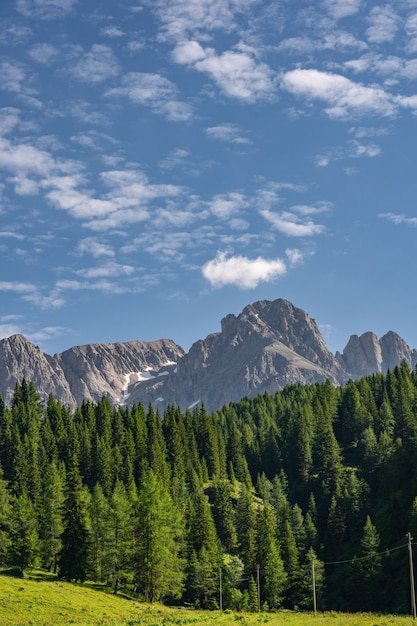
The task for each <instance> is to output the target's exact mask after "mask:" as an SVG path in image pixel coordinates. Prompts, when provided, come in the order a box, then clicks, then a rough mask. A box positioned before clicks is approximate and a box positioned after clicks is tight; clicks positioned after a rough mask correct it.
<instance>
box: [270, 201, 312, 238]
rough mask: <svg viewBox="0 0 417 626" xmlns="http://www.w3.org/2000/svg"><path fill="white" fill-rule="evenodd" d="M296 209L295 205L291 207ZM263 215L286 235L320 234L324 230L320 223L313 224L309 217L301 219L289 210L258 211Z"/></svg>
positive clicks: (310, 235)
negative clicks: (275, 211)
mask: <svg viewBox="0 0 417 626" xmlns="http://www.w3.org/2000/svg"><path fill="white" fill-rule="evenodd" d="M293 209H296V207H293ZM260 214H261V215H262V217H264V218H265V219H266V220H267V221H268V222H269V223H270V224H271V225H272V226H273V227H274V228H276V229H277V230H279V232H281V233H283V234H284V235H287V236H288V237H312V236H314V235H320V234H321V233H322V232H323V231H324V226H323V225H322V224H315V223H314V222H313V221H312V220H311V219H304V220H303V219H301V218H300V217H299V216H298V215H296V214H295V213H290V212H289V211H281V212H280V213H274V212H273V211H270V210H269V209H264V210H261V211H260Z"/></svg>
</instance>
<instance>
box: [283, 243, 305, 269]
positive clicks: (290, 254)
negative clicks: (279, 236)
mask: <svg viewBox="0 0 417 626" xmlns="http://www.w3.org/2000/svg"><path fill="white" fill-rule="evenodd" d="M285 254H286V256H287V258H288V261H289V263H290V266H291V267H294V266H295V265H300V264H302V263H304V259H305V258H306V253H305V252H303V251H302V250H298V249H297V248H287V249H286V250H285Z"/></svg>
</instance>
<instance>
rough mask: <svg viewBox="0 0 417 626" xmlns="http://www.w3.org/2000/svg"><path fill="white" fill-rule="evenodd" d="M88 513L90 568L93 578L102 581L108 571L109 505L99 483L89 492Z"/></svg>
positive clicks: (105, 579)
mask: <svg viewBox="0 0 417 626" xmlns="http://www.w3.org/2000/svg"><path fill="white" fill-rule="evenodd" d="M88 513H89V519H90V525H91V538H90V548H91V549H90V555H91V556H90V569H91V573H92V577H93V580H97V581H99V582H104V581H107V578H108V576H109V573H110V563H109V561H110V558H109V549H110V540H111V531H110V524H109V519H110V505H109V502H108V500H107V498H106V496H105V495H104V492H103V489H102V487H101V485H100V484H99V483H97V484H96V486H95V487H94V489H93V493H92V494H91V498H90V500H89V503H88Z"/></svg>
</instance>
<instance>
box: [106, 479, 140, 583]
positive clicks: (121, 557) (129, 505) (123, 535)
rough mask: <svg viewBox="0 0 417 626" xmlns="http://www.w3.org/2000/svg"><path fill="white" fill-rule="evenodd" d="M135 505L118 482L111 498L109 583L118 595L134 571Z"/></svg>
mask: <svg viewBox="0 0 417 626" xmlns="http://www.w3.org/2000/svg"><path fill="white" fill-rule="evenodd" d="M132 500H133V501H132ZM133 504H134V499H132V498H129V496H128V494H127V493H126V489H125V487H124V485H123V483H122V482H121V481H117V482H116V485H115V487H114V490H113V493H112V495H111V498H110V511H109V531H110V536H109V546H108V548H109V557H110V558H109V568H110V575H109V582H112V584H113V588H114V593H115V594H116V593H117V592H118V589H119V584H120V583H121V582H126V581H127V580H128V579H129V578H130V576H131V570H132V566H133V563H132V554H131V553H132V536H133Z"/></svg>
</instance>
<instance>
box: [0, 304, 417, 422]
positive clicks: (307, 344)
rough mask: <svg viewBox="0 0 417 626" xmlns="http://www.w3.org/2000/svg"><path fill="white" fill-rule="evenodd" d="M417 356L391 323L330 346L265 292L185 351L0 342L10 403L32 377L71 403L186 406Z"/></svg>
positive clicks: (345, 375) (155, 344)
mask: <svg viewBox="0 0 417 626" xmlns="http://www.w3.org/2000/svg"><path fill="white" fill-rule="evenodd" d="M403 360H405V361H407V363H409V365H410V366H411V367H413V368H414V367H415V365H416V363H417V350H412V349H410V348H409V346H408V345H407V344H406V343H405V341H404V340H403V339H401V337H400V336H399V335H397V334H396V333H394V332H392V331H390V332H388V333H387V334H386V335H384V336H383V337H382V338H381V339H378V338H377V337H376V335H375V334H374V333H372V332H367V333H364V334H363V335H361V336H360V337H358V336H357V335H352V336H351V337H350V339H349V341H348V343H347V345H346V347H345V349H344V350H343V352H342V353H340V352H337V353H336V355H333V354H332V353H331V352H330V351H329V350H328V348H327V346H326V343H325V341H324V339H323V337H322V335H321V333H320V330H319V327H318V325H317V322H316V321H315V320H314V319H312V318H310V317H309V316H308V314H307V313H305V312H304V311H303V310H302V309H299V308H297V307H295V306H294V305H293V304H291V303H290V302H288V301H287V300H282V299H278V300H274V301H269V300H262V301H259V302H255V303H253V304H251V305H248V306H247V307H245V308H244V309H243V311H242V312H241V313H240V315H238V316H235V315H232V314H229V315H227V316H226V317H225V318H223V319H222V321H221V330H220V332H218V333H213V334H211V335H208V337H206V339H201V340H199V341H196V342H195V343H194V344H193V345H192V346H191V348H190V350H189V352H188V353H186V352H185V351H184V350H183V349H182V348H181V347H180V346H178V345H177V344H175V343H174V342H173V341H171V340H169V339H161V340H158V341H150V342H143V341H129V342H125V343H111V344H87V345H85V346H76V347H73V348H70V349H69V350H66V351H65V352H63V353H61V354H56V355H54V356H53V357H52V356H49V355H47V354H44V353H43V352H42V351H41V350H40V348H39V347H37V346H35V345H33V344H32V343H31V342H29V341H28V340H27V339H26V338H25V337H23V335H13V336H12V337H9V338H7V339H3V340H1V341H0V393H1V394H2V396H3V398H4V400H5V401H6V402H7V403H8V402H10V400H11V397H12V395H13V390H14V386H15V384H16V381H18V382H20V381H21V380H22V378H23V377H25V378H26V379H27V380H33V381H34V383H35V385H36V388H37V390H38V392H39V393H40V395H41V396H42V397H44V398H46V397H47V396H48V395H49V394H50V393H51V394H52V395H53V396H54V397H55V398H56V399H58V400H60V401H61V402H63V403H64V404H68V405H69V406H71V407H75V406H77V405H80V404H81V402H82V401H83V400H84V399H86V400H93V401H97V400H99V399H100V398H101V397H102V396H103V395H105V396H107V397H108V398H109V400H110V401H111V402H112V403H113V404H129V405H131V404H133V403H139V402H142V403H143V404H145V406H146V405H147V404H148V403H149V402H152V404H153V405H154V406H155V407H156V408H159V409H160V410H161V411H163V410H164V409H165V408H166V407H167V406H168V405H172V404H173V405H175V406H180V407H181V408H182V409H183V410H184V409H186V408H190V407H193V406H195V405H197V404H200V403H202V402H204V404H205V406H206V408H207V410H208V411H214V410H216V409H219V408H221V407H222V406H223V405H224V404H227V403H229V402H232V401H239V400H241V399H242V398H243V397H244V396H255V395H257V394H259V393H263V392H265V391H267V392H269V393H271V394H272V393H275V392H276V391H278V390H279V389H282V388H283V387H285V386H286V385H288V384H291V383H300V384H310V383H313V382H321V381H325V380H330V381H331V382H332V383H333V384H335V385H339V384H343V383H345V382H347V380H348V379H349V378H352V379H358V378H362V377H363V376H366V375H368V374H372V373H376V372H383V373H385V372H386V371H387V370H388V369H393V368H394V367H395V366H396V365H400V364H401V362H402V361H403Z"/></svg>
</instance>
